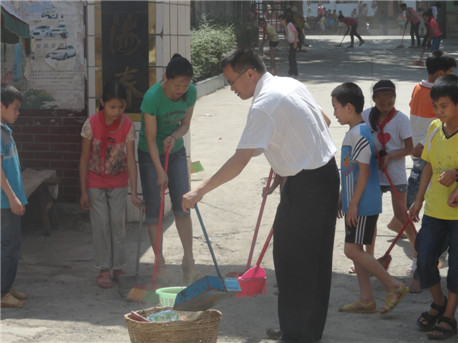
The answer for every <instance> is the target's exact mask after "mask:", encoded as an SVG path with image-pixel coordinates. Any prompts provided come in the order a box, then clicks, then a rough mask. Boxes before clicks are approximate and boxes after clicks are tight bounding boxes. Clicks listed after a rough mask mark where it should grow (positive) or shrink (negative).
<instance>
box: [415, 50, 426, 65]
mask: <svg viewBox="0 0 458 343" xmlns="http://www.w3.org/2000/svg"><path fill="white" fill-rule="evenodd" d="M425 51H426V46H425V47H424V48H423V51H422V53H421V56H420V60H418V61H413V63H412V64H413V65H414V66H421V67H423V66H424V65H425V62H423V61H422V59H423V55H424V54H425Z"/></svg>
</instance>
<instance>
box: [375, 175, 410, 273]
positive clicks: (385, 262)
mask: <svg viewBox="0 0 458 343" xmlns="http://www.w3.org/2000/svg"><path fill="white" fill-rule="evenodd" d="M383 173H384V174H385V176H386V178H387V179H388V182H389V183H390V186H391V189H392V191H393V194H394V196H395V197H396V200H397V201H398V202H399V204H400V205H401V206H402V210H403V211H404V215H405V217H406V221H405V223H404V225H403V226H402V228H401V230H399V232H398V234H397V236H396V238H395V239H394V240H393V242H392V243H391V245H390V247H389V248H388V250H387V251H386V253H385V255H383V256H382V257H380V258H378V259H377V261H379V262H380V264H381V265H382V266H383V267H384V268H385V270H388V267H389V266H390V263H391V259H392V258H391V255H390V252H391V250H392V249H393V247H394V245H395V244H396V243H397V241H398V240H399V238H400V237H401V236H402V234H403V233H404V230H405V229H406V228H407V225H409V224H410V226H411V227H412V230H413V232H414V233H415V235H416V234H417V231H416V230H415V224H414V223H413V221H412V219H411V218H410V216H409V213H408V212H407V208H406V206H405V205H404V203H403V202H402V200H401V197H400V196H399V193H398V191H397V190H396V187H395V186H394V184H393V181H392V180H391V177H390V174H388V170H386V168H385V169H383Z"/></svg>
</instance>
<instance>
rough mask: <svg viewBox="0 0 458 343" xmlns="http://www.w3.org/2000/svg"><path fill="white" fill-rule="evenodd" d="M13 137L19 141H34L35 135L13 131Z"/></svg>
mask: <svg viewBox="0 0 458 343" xmlns="http://www.w3.org/2000/svg"><path fill="white" fill-rule="evenodd" d="M13 138H14V140H15V141H16V143H17V142H33V141H34V140H35V135H31V134H24V133H16V132H13Z"/></svg>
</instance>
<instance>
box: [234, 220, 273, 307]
mask: <svg viewBox="0 0 458 343" xmlns="http://www.w3.org/2000/svg"><path fill="white" fill-rule="evenodd" d="M273 233H274V228H273V227H272V228H271V229H270V232H269V235H268V236H267V239H266V242H265V243H264V247H263V248H262V251H261V254H260V255H259V258H258V261H257V262H256V265H255V266H254V267H253V268H250V269H248V270H247V271H246V272H245V274H243V275H242V276H240V277H238V278H237V280H238V281H239V285H240V288H241V290H242V291H241V292H240V293H238V294H237V295H235V297H236V298H242V297H255V296H257V295H259V294H266V280H267V277H266V271H265V270H264V268H262V267H261V266H260V264H261V261H262V259H263V257H264V254H265V253H266V250H267V247H268V246H269V243H270V240H271V239H272V235H273Z"/></svg>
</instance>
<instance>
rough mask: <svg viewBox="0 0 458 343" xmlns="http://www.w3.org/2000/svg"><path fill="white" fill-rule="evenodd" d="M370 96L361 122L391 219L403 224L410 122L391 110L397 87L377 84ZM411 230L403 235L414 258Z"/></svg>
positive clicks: (409, 147)
mask: <svg viewBox="0 0 458 343" xmlns="http://www.w3.org/2000/svg"><path fill="white" fill-rule="evenodd" d="M372 92H373V93H372V100H373V101H374V103H375V106H374V107H372V108H368V109H366V110H364V111H363V119H364V121H365V122H366V124H367V125H368V126H369V127H370V129H371V131H372V134H373V137H374V143H375V148H376V150H377V152H378V154H377V155H378V159H379V167H380V168H379V180H380V187H381V190H382V192H383V193H385V192H391V201H392V206H393V212H394V216H395V218H396V219H397V220H398V221H399V222H400V223H401V224H404V223H405V222H406V221H407V220H408V218H406V216H405V213H404V209H405V207H406V199H407V172H406V163H405V157H406V156H408V155H410V154H411V153H412V149H413V141H412V133H411V130H410V121H409V117H407V116H406V115H405V114H404V113H402V112H401V111H398V110H397V109H395V107H394V105H395V102H396V87H395V85H394V83H393V82H391V81H390V80H380V81H379V82H377V83H376V84H375V85H374V87H373V90H372ZM384 170H386V172H387V173H388V175H389V176H390V179H391V180H392V182H393V184H394V187H395V188H396V190H397V193H398V194H399V198H400V200H401V201H398V199H397V197H396V195H395V193H394V192H393V190H392V189H391V186H390V182H389V180H388V178H387V176H386V175H385V172H384ZM399 227H402V225H400V226H399ZM414 229H415V228H412V227H411V226H408V227H407V228H406V230H405V231H404V232H405V234H406V235H407V237H408V239H409V241H410V243H411V245H412V250H413V254H414V256H416V252H415V246H414V244H415V232H414ZM374 237H375V235H374ZM372 249H373V246H372V247H370V250H372ZM372 252H373V250H372ZM411 268H414V266H412V267H411Z"/></svg>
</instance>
